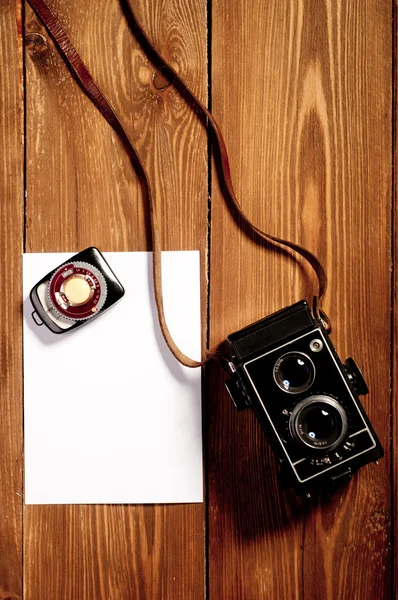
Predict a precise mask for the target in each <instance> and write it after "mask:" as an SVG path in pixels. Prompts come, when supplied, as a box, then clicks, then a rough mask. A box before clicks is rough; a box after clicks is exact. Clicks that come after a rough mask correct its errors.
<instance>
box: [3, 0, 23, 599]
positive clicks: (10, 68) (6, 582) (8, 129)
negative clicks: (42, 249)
mask: <svg viewBox="0 0 398 600" xmlns="http://www.w3.org/2000/svg"><path fill="white" fill-rule="evenodd" d="M21 25H22V23H21V4H20V2H5V3H4V2H2V3H1V4H0V57H1V67H0V140H1V154H0V156H1V160H0V197H1V204H0V248H1V262H0V295H1V299H2V308H1V311H0V331H1V352H0V599H1V600H17V599H20V598H21V597H22V496H23V484H22V466H23V455H22V328H21V324H22V315H21V293H22V289H21V272H22V271H21V267H22V261H21V256H22V249H23V205H24V196H23V182H24V165H23V158H24V154H23V74H22V71H23V69H22V44H21Z"/></svg>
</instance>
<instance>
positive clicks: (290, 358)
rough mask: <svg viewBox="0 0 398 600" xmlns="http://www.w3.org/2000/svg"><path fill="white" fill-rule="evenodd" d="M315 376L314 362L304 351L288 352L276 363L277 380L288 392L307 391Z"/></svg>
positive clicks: (281, 387) (298, 392) (275, 373)
mask: <svg viewBox="0 0 398 600" xmlns="http://www.w3.org/2000/svg"><path fill="white" fill-rule="evenodd" d="M314 378H315V367H314V363H313V362H312V360H311V359H310V358H309V356H307V355H306V354H304V353H303V352H288V353H287V354H284V355H283V356H281V357H280V358H279V359H278V360H277V361H276V363H275V366H274V379H275V382H276V384H277V385H278V386H279V387H280V389H281V390H283V391H284V392H286V393H288V394H300V393H301V392H305V391H306V390H308V388H309V387H310V386H311V385H312V383H313V381H314Z"/></svg>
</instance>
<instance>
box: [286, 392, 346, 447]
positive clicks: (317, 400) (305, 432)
mask: <svg viewBox="0 0 398 600" xmlns="http://www.w3.org/2000/svg"><path fill="white" fill-rule="evenodd" d="M289 430H290V434H291V435H292V437H293V438H294V439H295V440H297V441H298V442H302V443H303V444H305V445H306V446H308V447H310V448H312V449H313V450H323V451H325V450H328V451H329V450H333V449H334V448H337V446H339V445H340V444H341V443H342V442H343V440H344V438H345V436H346V434H347V430H348V419H347V413H346V412H345V410H344V408H343V407H342V406H341V404H340V403H339V402H337V400H335V399H334V398H330V397H329V396H324V395H322V394H316V395H314V396H309V397H308V398H304V400H301V402H299V403H298V404H297V405H296V406H295V407H294V409H293V410H292V413H291V415H290V420H289Z"/></svg>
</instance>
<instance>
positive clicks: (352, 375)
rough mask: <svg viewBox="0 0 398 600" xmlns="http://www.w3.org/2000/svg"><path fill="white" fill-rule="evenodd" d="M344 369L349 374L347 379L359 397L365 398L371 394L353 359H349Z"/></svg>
mask: <svg viewBox="0 0 398 600" xmlns="http://www.w3.org/2000/svg"><path fill="white" fill-rule="evenodd" d="M344 368H345V370H346V373H347V377H348V379H349V380H350V382H351V383H352V385H353V387H354V389H355V391H356V392H357V394H358V396H365V395H366V394H368V393H369V388H368V386H367V385H366V381H365V379H364V377H363V375H362V373H361V371H360V369H359V367H358V365H357V363H356V362H355V360H354V359H353V358H347V360H346V361H345V363H344Z"/></svg>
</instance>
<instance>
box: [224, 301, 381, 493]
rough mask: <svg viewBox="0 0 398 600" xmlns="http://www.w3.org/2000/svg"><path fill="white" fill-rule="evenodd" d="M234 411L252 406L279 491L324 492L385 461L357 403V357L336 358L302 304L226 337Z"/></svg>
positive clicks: (360, 391) (362, 387)
mask: <svg viewBox="0 0 398 600" xmlns="http://www.w3.org/2000/svg"><path fill="white" fill-rule="evenodd" d="M227 340H228V343H229V346H230V351H231V361H230V363H229V367H230V371H231V373H232V377H231V379H230V380H229V381H227V383H226V387H227V390H228V392H229V394H230V396H231V398H232V400H233V402H234V404H235V406H236V407H237V408H238V409H243V408H246V407H248V406H252V407H253V409H254V411H255V413H256V415H257V417H258V419H259V421H260V423H261V425H262V426H263V428H264V430H265V432H266V434H267V436H268V438H269V440H270V442H271V444H272V446H273V448H274V451H275V452H276V455H277V457H278V459H279V463H280V466H281V470H280V473H279V474H278V475H279V478H280V481H281V484H282V485H283V486H284V487H294V488H295V490H296V492H297V493H299V494H309V493H310V491H311V490H315V489H321V488H323V489H325V488H328V489H330V490H333V488H335V487H337V485H338V484H340V483H343V482H345V481H347V480H348V479H350V477H351V475H352V473H353V472H354V471H356V470H357V469H359V468H360V467H362V466H363V465H366V464H367V463H369V462H372V461H377V459H378V458H380V457H382V456H383V449H382V447H381V445H380V442H379V440H378V438H377V436H376V434H375V432H374V430H373V428H372V426H371V424H370V422H369V419H368V418H367V416H366V414H365V412H364V409H363V407H362V406H361V403H360V401H359V397H358V396H359V395H364V394H367V393H368V388H367V385H366V383H365V381H364V379H363V377H362V374H361V372H360V370H359V369H358V367H357V366H356V364H355V362H354V360H353V359H352V358H349V359H347V360H346V362H345V363H344V364H342V362H341V361H340V359H339V357H338V356H337V353H336V351H335V349H334V347H333V345H332V343H331V341H330V339H329V336H328V334H327V332H326V330H325V328H324V327H323V325H322V323H321V322H320V321H319V320H317V319H314V317H313V316H312V314H311V312H310V310H309V306H308V304H307V303H306V302H305V301H301V302H298V303H296V304H294V305H293V306H290V307H288V308H284V309H283V310H281V311H279V312H277V313H274V314H272V315H270V316H269V317H267V318H265V319H262V320H261V321H258V322H256V323H254V324H253V325H250V326H249V327H246V328H244V329H241V330H240V331H237V332H236V333H233V334H232V335H230V336H228V338H227Z"/></svg>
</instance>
